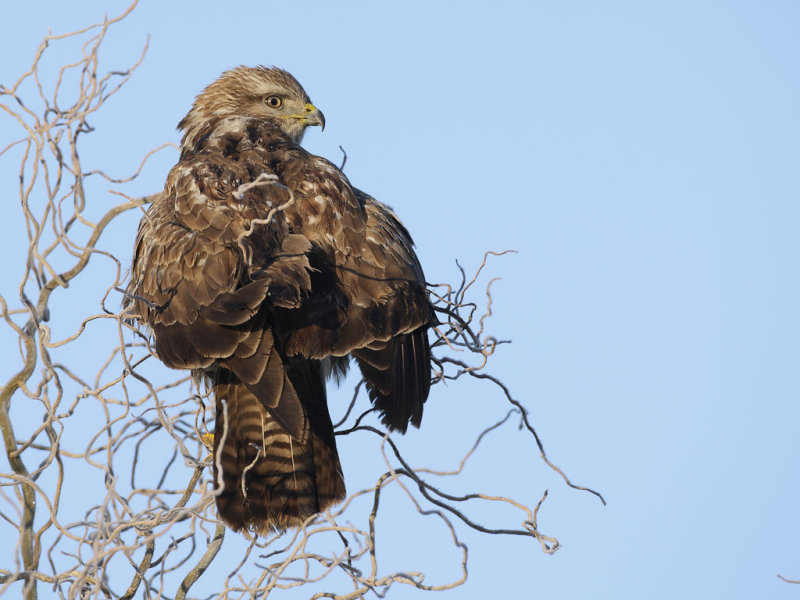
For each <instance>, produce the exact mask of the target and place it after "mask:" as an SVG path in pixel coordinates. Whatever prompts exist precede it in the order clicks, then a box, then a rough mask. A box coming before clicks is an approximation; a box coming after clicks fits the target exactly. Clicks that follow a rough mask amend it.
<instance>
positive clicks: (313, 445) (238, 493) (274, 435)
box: [214, 359, 345, 534]
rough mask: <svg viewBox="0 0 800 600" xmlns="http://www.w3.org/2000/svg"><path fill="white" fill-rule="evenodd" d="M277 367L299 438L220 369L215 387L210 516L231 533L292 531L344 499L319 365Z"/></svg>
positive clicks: (301, 362) (300, 362) (298, 362)
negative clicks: (298, 422) (214, 490)
mask: <svg viewBox="0 0 800 600" xmlns="http://www.w3.org/2000/svg"><path fill="white" fill-rule="evenodd" d="M279 368H281V369H283V368H285V369H286V374H287V375H288V376H289V380H290V381H291V384H290V385H292V387H293V388H294V390H295V391H296V393H297V397H299V398H300V403H301V405H302V407H303V410H304V412H305V415H304V416H305V427H304V428H303V434H302V435H301V436H300V437H299V438H298V437H295V436H292V435H291V434H289V433H288V432H287V431H286V430H285V429H284V428H283V427H282V426H281V425H280V424H279V423H278V421H277V420H276V419H275V418H274V417H273V416H272V414H271V411H270V410H267V408H265V406H264V403H263V402H261V401H260V400H259V399H258V398H257V397H256V396H255V394H254V393H253V392H252V391H251V388H250V387H248V386H247V385H246V384H244V383H242V382H241V381H239V380H237V378H236V377H235V375H233V374H232V373H230V372H228V371H225V370H221V371H220V374H219V376H218V383H217V384H216V385H215V388H214V392H215V397H216V403H217V418H216V427H215V435H214V480H215V482H216V487H218V488H221V490H220V492H219V495H218V496H217V511H218V514H219V517H220V518H221V519H222V520H223V521H225V523H227V524H228V526H229V527H231V528H232V529H234V530H235V531H240V530H252V531H255V532H258V533H261V534H267V533H269V532H272V531H275V530H283V529H286V528H289V527H297V526H300V525H302V523H303V521H304V520H305V519H307V518H308V517H309V516H311V515H313V514H316V513H318V512H321V511H323V510H325V509H327V508H328V507H330V506H331V505H332V504H334V503H336V502H337V501H339V500H341V499H343V498H344V496H345V488H344V478H343V477H342V470H341V466H340V465H339V456H338V454H337V452H336V443H335V441H334V436H333V426H332V424H331V420H330V416H329V414H328V408H327V404H326V398H325V387H324V381H323V378H322V372H321V368H320V364H319V362H318V361H308V360H295V361H294V362H292V360H291V359H290V360H289V362H288V364H286V365H280V366H279ZM287 383H288V382H287ZM284 393H285V392H284ZM220 446H221V447H220Z"/></svg>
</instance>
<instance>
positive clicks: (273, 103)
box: [264, 96, 283, 108]
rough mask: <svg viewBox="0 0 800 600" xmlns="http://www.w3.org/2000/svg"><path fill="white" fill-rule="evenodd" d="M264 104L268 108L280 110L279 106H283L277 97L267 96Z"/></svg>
mask: <svg viewBox="0 0 800 600" xmlns="http://www.w3.org/2000/svg"><path fill="white" fill-rule="evenodd" d="M264 102H266V103H267V106H269V107H270V108H280V107H281V104H283V100H281V99H280V97H279V96H267V99H266V100H265V101H264Z"/></svg>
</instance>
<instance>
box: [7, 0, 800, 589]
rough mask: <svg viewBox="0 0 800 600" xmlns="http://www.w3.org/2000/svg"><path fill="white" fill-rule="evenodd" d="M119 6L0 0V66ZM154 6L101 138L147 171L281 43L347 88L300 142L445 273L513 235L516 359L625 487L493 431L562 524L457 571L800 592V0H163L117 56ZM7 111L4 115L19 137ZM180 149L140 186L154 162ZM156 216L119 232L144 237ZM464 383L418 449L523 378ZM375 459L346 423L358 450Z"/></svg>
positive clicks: (546, 514) (498, 446) (10, 71)
mask: <svg viewBox="0 0 800 600" xmlns="http://www.w3.org/2000/svg"><path fill="white" fill-rule="evenodd" d="M125 6H126V2H120V1H109V2H103V3H100V2H81V3H74V2H50V1H48V2H28V3H24V4H23V3H19V2H13V3H11V2H4V3H3V4H2V7H0V31H2V35H0V56H2V57H3V58H2V61H0V65H2V66H0V83H4V84H6V85H8V84H10V83H11V82H12V81H13V80H16V78H17V77H18V76H19V75H20V74H21V73H23V72H24V71H25V70H26V69H27V68H28V67H29V65H30V63H31V61H32V58H33V53H34V51H35V49H36V47H37V46H38V44H39V42H40V39H41V38H42V36H43V35H44V34H46V33H47V31H48V29H49V28H50V29H52V30H53V32H55V33H65V32H68V31H72V30H74V29H77V28H79V27H82V26H85V25H87V24H89V23H93V22H95V21H97V20H98V19H99V18H101V17H102V15H103V13H104V12H106V11H107V12H108V13H109V14H110V15H116V14H118V13H119V12H121V11H122V10H123V8H124V7H125ZM148 34H149V35H150V48H149V51H148V54H147V57H146V58H145V61H144V64H143V65H142V67H141V68H140V70H139V71H138V72H137V73H136V74H135V75H134V77H133V79H132V80H131V81H130V82H129V83H128V84H127V85H126V87H125V88H124V89H123V91H122V92H121V93H120V94H119V95H117V96H116V97H115V98H114V99H113V100H112V101H110V102H109V104H108V105H107V107H106V109H105V110H104V111H103V112H101V113H100V114H99V115H98V116H97V117H96V118H95V119H94V121H93V125H94V126H95V127H96V129H97V130H98V132H102V136H101V135H100V133H98V134H97V135H96V136H94V137H92V136H89V137H87V139H86V149H85V152H86V153H87V154H86V155H85V156H84V157H83V158H84V160H87V156H88V157H90V158H93V160H94V162H93V165H97V166H99V167H100V168H105V169H107V170H108V171H110V172H113V173H118V174H120V175H123V174H129V173H130V172H132V171H133V170H135V167H136V165H138V162H139V160H140V158H141V156H142V155H143V154H144V153H145V152H146V151H147V150H149V149H151V148H153V147H155V146H157V145H159V144H161V143H163V142H170V141H172V142H177V141H178V134H177V132H176V131H175V125H176V124H177V122H178V120H179V119H180V118H181V117H182V116H183V115H184V114H185V113H186V111H187V110H188V108H189V106H190V103H191V101H192V99H193V98H194V96H195V95H196V94H197V93H198V92H199V91H200V90H201V89H202V88H203V87H204V86H205V85H207V84H208V83H210V82H211V81H212V80H213V79H214V78H215V77H217V75H218V74H219V73H220V72H221V71H223V70H224V69H226V68H230V67H233V66H236V65H239V64H247V65H254V64H261V63H263V64H268V65H269V64H274V65H278V66H282V67H284V68H286V69H288V70H290V71H291V72H292V73H293V74H295V75H296V76H297V78H298V79H299V80H300V82H301V83H302V84H303V85H304V87H305V88H306V90H307V91H308V93H309V94H310V96H311V98H312V100H313V101H314V103H315V104H316V105H317V106H319V107H320V108H321V109H322V110H323V111H324V112H325V115H326V118H327V122H328V127H327V128H326V130H325V132H324V133H320V132H319V131H318V130H313V131H311V132H309V134H308V135H307V136H306V142H305V146H306V147H307V148H308V149H309V150H311V151H312V152H315V153H318V154H321V155H323V156H326V157H328V158H330V159H331V160H333V161H334V162H337V163H338V162H340V156H341V153H340V151H339V149H338V146H339V145H342V146H343V147H344V148H345V149H346V151H347V153H348V162H347V167H346V172H347V174H348V176H349V177H350V179H351V180H352V181H353V182H354V184H355V185H357V186H358V187H360V188H362V189H364V190H366V191H368V192H370V193H371V194H373V195H374V196H376V197H377V198H379V199H380V200H382V201H384V202H386V203H388V204H390V205H392V206H393V207H394V208H395V209H396V211H397V212H398V214H399V215H400V217H401V218H402V219H403V221H404V222H405V224H406V225H407V226H408V228H409V229H410V231H411V232H412V234H413V236H414V238H415V240H416V242H417V246H418V251H419V255H420V258H421V260H422V263H423V265H424V267H425V269H426V275H427V277H428V279H429V280H430V281H444V280H454V279H455V276H456V270H455V264H454V260H455V259H459V260H460V261H462V262H463V263H464V264H466V265H467V266H468V267H469V268H474V267H475V266H476V265H477V264H478V263H479V262H480V259H481V257H482V254H483V252H484V251H485V250H504V249H508V248H512V249H515V250H517V251H518V253H517V254H516V255H512V256H506V257H503V258H498V259H495V260H493V261H491V263H490V274H491V275H492V276H500V277H502V281H500V282H498V283H497V284H496V285H495V288H494V290H495V304H494V309H495V315H494V316H493V317H492V319H491V321H490V323H491V328H492V331H493V332H494V333H495V335H497V336H498V337H501V338H510V339H512V340H513V344H511V345H509V346H504V347H502V348H501V349H500V350H498V353H497V355H496V356H495V357H494V358H493V361H494V365H493V367H492V372H493V373H494V374H496V375H497V376H499V377H500V378H501V379H502V380H503V381H504V382H505V383H506V384H507V385H508V386H509V387H510V389H511V390H512V392H513V393H514V395H515V397H517V398H518V399H520V400H522V401H523V402H524V404H525V405H526V406H527V407H528V409H529V410H530V413H531V418H532V421H533V423H534V425H535V426H536V428H537V430H538V432H539V434H540V435H541V436H542V438H543V441H544V443H545V445H546V448H547V450H548V453H549V456H550V457H551V459H552V460H553V461H554V462H555V463H557V464H558V465H559V466H561V467H562V468H563V469H564V470H565V471H566V472H567V474H568V475H569V476H570V477H571V478H572V479H573V480H574V481H575V482H576V483H579V484H583V485H587V486H590V487H593V488H595V489H597V490H599V491H600V492H602V493H603V495H604V496H605V498H606V499H607V500H608V505H607V506H605V507H604V506H602V505H601V504H600V502H598V501H597V500H596V498H594V497H593V496H591V495H589V494H586V493H582V492H578V491H574V490H571V489H569V488H567V487H566V486H565V485H564V484H563V483H561V481H560V479H559V478H558V477H557V476H556V475H555V474H553V473H552V472H550V471H549V470H547V468H546V467H544V466H543V465H541V463H540V461H539V458H538V455H537V453H536V452H535V448H534V447H533V446H531V445H530V444H528V445H510V446H508V447H504V446H503V441H502V440H499V441H498V442H496V443H495V447H494V451H490V452H487V453H486V454H485V455H481V457H480V460H481V461H483V462H481V463H480V464H479V466H480V467H482V469H484V470H486V469H488V470H489V471H491V472H493V479H492V481H493V482H497V485H498V487H499V488H501V489H500V490H499V491H503V492H507V493H508V495H514V496H515V497H519V499H521V500H524V501H525V502H527V503H531V504H535V502H536V501H537V500H538V498H539V496H540V495H541V493H542V491H543V490H544V489H545V488H547V489H549V490H550V494H551V497H550V498H549V499H548V501H547V503H546V504H545V506H544V508H543V509H542V512H541V513H540V516H539V518H540V526H541V529H542V531H543V532H544V533H546V534H550V535H554V536H556V537H558V539H559V540H560V541H561V543H562V545H563V547H562V548H561V549H560V550H559V551H558V552H557V553H556V554H555V555H553V556H546V555H544V554H543V553H542V552H541V551H540V550H539V547H538V545H537V544H536V543H535V541H533V540H529V539H516V538H514V539H508V538H503V539H500V538H488V537H473V538H469V539H468V540H467V541H468V542H469V543H470V544H471V551H470V552H471V553H470V558H471V569H470V579H469V580H468V582H467V585H466V587H462V588H459V589H458V590H457V591H455V592H450V593H446V594H444V597H446V598H485V597H490V595H491V596H494V595H497V594H501V595H502V597H505V598H528V597H556V596H557V597H560V598H589V597H591V598H675V597H682V598H756V597H758V598H795V597H797V595H798V594H799V593H800V587H798V586H793V585H790V584H786V583H783V582H781V581H780V580H779V579H778V578H777V577H776V574H777V573H781V574H783V575H785V576H787V577H790V578H800V516H798V515H799V513H798V506H800V435H799V434H800V404H799V403H798V396H799V395H800V369H799V368H798V367H799V366H800V352H799V348H798V340H800V320H799V319H798V307H800V287H799V285H798V281H800V279H798V269H797V261H798V256H799V253H800V236H798V226H799V225H800V76H798V73H800V4H798V3H796V2H791V1H788V0H787V1H753V2H735V1H719V2H711V1H703V0H700V1H697V0H691V1H681V0H673V1H671V2H661V3H654V2H637V1H630V2H623V1H611V2H594V1H575V2H560V1H559V2H503V1H493V2H491V3H489V2H486V3H477V2H458V3H456V2H451V3H445V2H440V3H435V2H427V1H426V2H396V3H391V4H390V3H367V2H341V3H340V2H322V1H318V2H314V1H306V2H302V3H300V2H271V1H270V2H258V3H257V2H229V3H221V2H213V3H212V2H201V1H195V2H183V1H180V2H177V1H176V2H153V1H143V2H142V4H141V5H140V6H139V7H138V8H137V9H136V10H135V11H134V13H133V14H132V15H130V16H129V17H128V18H127V19H126V20H125V21H124V22H122V23H121V24H119V25H118V26H116V28H115V29H113V30H112V32H111V33H110V34H109V41H108V44H107V47H106V53H105V54H104V55H103V59H104V60H105V61H106V64H107V65H109V67H112V66H113V67H116V68H123V67H125V66H127V65H129V64H131V63H132V62H134V61H135V59H136V57H137V56H138V53H139V51H140V49H141V47H142V45H143V43H144V42H145V39H146V36H147V35H148ZM12 128H13V123H11V122H10V120H9V119H7V118H4V119H3V120H2V121H0V134H1V135H2V137H3V139H6V138H7V137H8V136H9V135H11V132H12ZM17 133H18V132H17V131H16V130H14V132H13V135H14V136H15V137H17ZM95 139H96V141H94V140H95ZM92 153H94V154H92ZM175 159H176V152H175V151H172V150H170V151H168V152H166V153H164V154H162V155H160V156H159V157H156V159H154V161H153V163H151V164H150V165H149V166H148V168H147V169H146V171H145V172H144V174H143V175H142V177H141V178H140V179H139V180H138V181H137V183H136V184H135V185H136V186H137V189H138V190H139V191H140V192H141V193H152V192H155V191H157V190H158V189H160V188H161V186H162V185H163V180H164V177H165V175H166V172H167V170H168V169H169V167H170V166H171V164H173V163H174V161H175ZM15 168H16V167H15V165H13V164H12V165H11V166H9V165H8V164H3V169H4V170H3V171H2V173H0V176H2V178H3V179H4V180H10V179H13V178H14V177H15V176H16V175H15V173H16V171H15ZM5 200H6V202H16V201H15V200H14V197H13V196H8V197H6V198H5ZM112 201H114V202H116V201H117V199H116V198H109V200H108V202H112ZM135 227H136V221H135V219H133V220H130V221H128V222H127V228H126V229H118V230H116V233H115V235H117V236H119V240H118V243H119V248H121V249H122V250H120V253H121V254H122V257H123V259H124V260H128V259H129V257H130V251H131V250H130V249H131V248H132V243H133V238H134V235H135ZM12 240H13V232H7V235H6V236H4V238H3V240H0V248H3V253H4V254H5V253H6V252H11V251H12V250H11V247H10V244H11V243H12ZM6 244H8V246H6ZM126 249H127V250H126ZM125 252H127V254H125ZM14 277H15V280H14V281H15V283H14V286H16V274H15V275H14ZM440 388H441V386H437V387H436V388H434V393H433V394H432V396H431V398H430V399H429V401H428V405H427V408H426V411H428V414H427V418H426V420H425V421H424V422H423V431H422V432H419V433H414V434H413V436H414V437H412V438H411V440H412V441H417V443H418V445H417V446H416V447H415V450H414V451H415V452H419V453H420V455H421V456H424V455H425V454H426V453H427V454H428V455H429V456H432V457H436V455H437V453H439V452H448V451H449V450H450V449H449V448H448V443H449V442H448V440H449V439H450V438H449V437H448V436H449V435H451V434H452V435H456V434H457V433H458V431H460V430H461V429H462V428H470V427H473V428H477V424H475V423H474V422H473V416H474V417H475V419H479V418H480V415H481V414H482V413H481V411H482V407H483V405H484V403H489V402H493V403H502V399H501V398H499V397H498V396H497V395H496V394H495V393H494V392H493V391H491V390H489V392H490V393H486V392H487V389H488V388H483V387H481V386H476V385H475V384H470V385H463V386H453V387H452V388H450V389H448V390H444V391H441V392H440ZM437 439H442V440H444V441H443V442H439V443H435V440H437ZM357 461H358V451H357V449H352V450H345V451H343V463H344V470H345V473H346V475H347V474H348V472H354V471H358V470H359V467H358V464H357ZM432 462H433V461H432ZM479 472H481V469H477V468H476V473H479ZM486 519H487V521H489V520H491V517H490V516H487V517H486ZM417 541H419V540H417ZM423 545H424V544H423ZM431 570H432V571H433V572H434V573H435V571H436V569H435V567H432V568H431ZM393 592H397V593H396V594H394V593H392V594H390V597H392V598H418V597H424V594H421V593H418V592H415V591H413V590H408V591H406V590H400V589H397V590H393Z"/></svg>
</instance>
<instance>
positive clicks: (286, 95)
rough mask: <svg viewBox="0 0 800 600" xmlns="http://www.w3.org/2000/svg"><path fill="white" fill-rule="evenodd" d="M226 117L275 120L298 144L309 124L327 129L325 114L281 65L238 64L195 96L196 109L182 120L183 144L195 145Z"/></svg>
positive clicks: (179, 125) (180, 126)
mask: <svg viewBox="0 0 800 600" xmlns="http://www.w3.org/2000/svg"><path fill="white" fill-rule="evenodd" d="M225 117H252V118H256V119H263V120H265V121H269V122H271V123H273V124H274V125H275V126H276V127H278V128H279V129H281V130H282V131H283V132H284V133H285V134H286V135H288V136H289V137H290V138H291V139H292V140H293V141H294V142H295V143H299V142H300V141H301V140H302V139H303V134H304V133H305V130H306V127H308V126H309V125H319V126H320V127H322V128H323V129H325V116H324V115H323V114H322V111H320V110H319V109H318V108H317V107H316V106H314V105H313V104H311V100H310V99H309V97H308V94H306V92H305V90H304V89H303V87H302V86H301V85H300V83H298V81H297V80H296V79H295V78H294V77H292V75H291V74H289V73H288V72H287V71H284V70H283V69H278V68H277V67H237V68H235V69H231V70H230V71H225V72H224V73H223V74H222V75H220V76H219V78H218V79H217V80H216V81H214V82H213V83H212V84H211V85H209V86H208V87H207V88H206V89H204V90H203V91H202V92H201V93H200V95H198V96H197V98H195V101H194V104H193V105H192V109H191V110H190V111H189V113H188V114H187V115H186V116H185V117H184V118H183V119H182V120H181V122H180V123H178V129H181V130H183V131H184V138H183V142H182V145H184V146H185V145H186V144H187V142H188V143H190V144H191V142H192V140H193V139H194V138H195V136H196V134H197V133H198V132H199V131H200V129H202V128H203V127H205V126H206V125H207V124H208V123H209V122H211V121H214V120H217V119H223V118H225Z"/></svg>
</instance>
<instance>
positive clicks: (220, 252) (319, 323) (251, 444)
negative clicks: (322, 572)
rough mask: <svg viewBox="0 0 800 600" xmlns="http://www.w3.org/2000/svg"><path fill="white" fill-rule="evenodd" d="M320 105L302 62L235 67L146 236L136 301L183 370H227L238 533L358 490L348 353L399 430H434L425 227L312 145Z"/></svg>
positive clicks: (194, 116)
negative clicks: (346, 427) (344, 382)
mask: <svg viewBox="0 0 800 600" xmlns="http://www.w3.org/2000/svg"><path fill="white" fill-rule="evenodd" d="M270 94H273V95H275V97H280V98H282V102H283V104H284V105H285V113H286V115H285V116H282V114H278V113H275V114H274V115H273V113H271V112H269V110H268V109H267V108H265V107H264V106H263V105H264V102H263V99H264V97H265V95H270ZM314 111H316V109H315V107H313V105H311V104H310V100H309V99H308V96H307V95H306V93H305V92H304V91H303V89H302V87H300V84H299V83H297V81H296V80H295V79H294V78H293V77H292V76H291V75H289V74H288V73H287V72H285V71H282V70H280V69H274V68H273V69H268V68H264V67H257V68H255V69H250V68H246V67H240V68H238V69H234V70H232V71H228V72H226V73H224V74H223V76H222V77H221V78H220V79H219V80H218V81H217V82H214V83H212V84H211V85H210V86H209V87H208V88H206V90H205V91H204V92H203V93H202V94H200V96H198V98H197V100H196V101H195V104H194V106H193V107H192V110H191V111H190V112H189V114H188V115H187V116H186V117H185V118H184V119H183V121H181V124H180V127H181V128H182V129H183V130H184V138H183V142H182V146H181V159H180V161H179V162H178V164H177V165H176V166H175V167H173V169H172V170H171V171H170V173H169V175H168V176H167V181H166V185H165V188H164V192H163V193H162V194H161V195H159V197H158V198H157V199H156V200H155V201H154V202H153V204H152V205H151V207H150V209H149V210H148V213H147V215H146V216H145V217H144V218H143V219H142V222H141V224H140V227H139V232H138V235H137V240H136V246H135V251H134V259H133V266H132V269H131V282H130V285H129V287H128V295H127V300H126V303H127V304H129V305H130V309H129V310H130V312H131V313H132V314H134V315H135V316H136V318H137V319H138V320H140V321H141V322H142V323H144V324H145V325H147V326H148V328H149V329H150V330H151V331H152V333H153V337H154V340H155V351H156V354H157V355H158V357H159V358H160V359H161V360H162V361H163V362H164V363H165V364H166V365H168V366H170V367H173V368H179V369H198V370H202V372H203V373H205V374H206V376H207V377H208V379H209V381H210V384H211V386H212V388H213V392H214V397H215V401H216V425H215V440H214V444H215V449H214V464H215V470H214V472H215V481H216V482H217V484H218V486H219V489H218V490H217V492H216V493H217V508H218V512H219V516H220V517H221V518H222V519H223V520H224V521H225V522H226V523H227V524H228V525H229V526H231V527H232V528H233V529H235V530H243V529H248V530H252V531H256V532H260V533H267V532H269V531H272V530H276V529H277V530H281V529H285V528H287V527H296V526H298V525H300V524H301V523H302V522H303V521H304V520H305V519H307V518H308V517H310V516H312V515H313V514H315V513H317V512H319V511H322V510H325V509H327V508H328V507H330V506H331V505H332V504H334V503H335V502H336V501H338V500H340V499H342V498H343V497H344V494H345V488H344V479H343V476H342V471H341V467H340V464H339V458H338V454H337V451H336V443H335V439H334V434H333V427H332V424H331V419H330V415H329V413H328V407H327V400H326V392H325V377H326V375H330V374H334V375H335V376H336V377H337V378H338V377H339V376H341V375H342V373H343V372H344V371H345V370H346V368H347V356H348V355H352V356H353V357H355V359H356V362H357V364H358V365H359V367H360V368H361V371H362V373H363V375H364V377H365V379H366V383H367V389H368V390H369V395H370V398H371V400H372V402H373V403H374V405H375V407H376V408H377V409H378V410H379V411H380V413H381V415H382V419H383V422H384V423H385V424H386V425H387V426H388V427H390V428H392V429H396V430H399V431H405V430H406V428H407V426H408V423H409V422H410V423H412V424H413V425H415V426H418V425H419V423H420V419H421V416H422V406H423V403H424V401H425V399H426V398H427V395H428V390H429V386H430V348H429V345H428V338H427V328H428V326H429V324H430V323H431V321H432V319H433V311H432V308H431V306H430V302H429V300H428V297H427V294H426V291H425V280H424V276H423V273H422V269H421V267H420V264H419V261H418V260H417V257H416V255H415V253H414V251H413V243H412V241H411V237H410V236H409V234H408V232H407V231H406V229H405V228H404V227H403V226H402V224H401V223H400V221H399V220H398V219H397V217H396V216H395V215H394V213H393V212H392V211H391V210H390V209H389V208H388V207H386V206H385V205H383V204H381V203H379V202H377V201H376V200H374V199H373V198H372V197H370V196H369V195H367V194H364V193H363V192H360V191H359V190H357V189H355V188H354V187H353V186H352V185H351V184H350V182H349V181H348V179H347V177H346V176H345V175H344V174H343V173H342V172H341V171H340V170H339V169H338V168H337V167H336V166H334V165H333V164H332V163H330V162H329V161H327V160H325V159H323V158H321V157H318V156H314V155H312V154H309V153H308V152H307V151H305V150H304V149H303V148H302V147H301V146H300V145H299V141H300V139H301V138H302V134H303V130H304V129H305V126H306V125H307V124H309V123H310V124H324V119H323V118H322V116H321V113H319V114H316V113H315V112H314ZM308 115H310V116H308Z"/></svg>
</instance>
